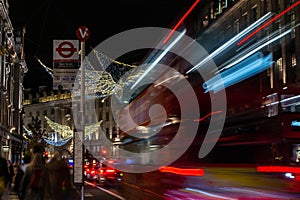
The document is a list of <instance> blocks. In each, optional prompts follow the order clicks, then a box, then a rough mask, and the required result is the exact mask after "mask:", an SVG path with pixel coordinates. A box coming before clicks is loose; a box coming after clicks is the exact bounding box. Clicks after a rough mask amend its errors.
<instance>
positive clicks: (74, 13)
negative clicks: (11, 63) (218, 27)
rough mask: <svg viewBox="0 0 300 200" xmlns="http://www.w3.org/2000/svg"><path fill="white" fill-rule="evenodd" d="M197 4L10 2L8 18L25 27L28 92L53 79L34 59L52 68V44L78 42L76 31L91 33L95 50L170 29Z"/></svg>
mask: <svg viewBox="0 0 300 200" xmlns="http://www.w3.org/2000/svg"><path fill="white" fill-rule="evenodd" d="M193 3H194V0H177V1H176V0H175V1H174V0H152V1H143V0H110V1H108V0H106V1H95V0H94V1H88V0H85V1H78V0H73V1H71V0H9V5H10V7H9V15H10V18H11V21H12V24H13V26H14V27H17V26H20V25H25V26H26V33H25V60H26V63H27V66H28V69H29V71H28V73H27V74H26V75H25V80H24V86H25V88H32V89H35V88H38V86H39V85H45V86H47V87H48V88H52V79H51V77H50V76H49V75H48V74H47V73H46V72H45V70H44V69H43V68H42V67H41V66H40V64H39V63H38V61H37V60H36V58H35V56H36V57H38V58H39V59H40V60H41V61H42V62H43V63H44V64H46V65H47V66H48V67H49V68H52V42H53V40H55V39H65V40H68V39H77V38H76V35H75V31H76V29H77V28H78V27H79V26H81V25H85V26H87V27H88V28H89V29H90V31H91V36H90V38H89V39H88V40H87V41H86V46H87V47H88V46H92V47H95V46H96V45H97V44H99V43H101V42H102V41H103V40H105V39H107V38H109V37H111V36H113V35H115V34H117V33H120V32H122V31H125V30H129V29H133V28H138V27H163V28H171V27H172V26H174V25H175V24H176V22H177V21H178V20H179V18H180V17H182V15H183V14H184V13H185V12H186V10H187V9H188V8H189V7H190V6H191V5H192V4H193Z"/></svg>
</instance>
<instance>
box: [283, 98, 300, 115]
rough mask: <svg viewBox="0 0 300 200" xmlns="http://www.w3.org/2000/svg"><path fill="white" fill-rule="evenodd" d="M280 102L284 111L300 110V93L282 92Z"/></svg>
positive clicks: (297, 111) (294, 111)
mask: <svg viewBox="0 0 300 200" xmlns="http://www.w3.org/2000/svg"><path fill="white" fill-rule="evenodd" d="M280 103H281V111H282V112H292V113H299V112H300V95H294V94H282V95H281V101H280Z"/></svg>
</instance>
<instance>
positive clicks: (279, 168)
mask: <svg viewBox="0 0 300 200" xmlns="http://www.w3.org/2000/svg"><path fill="white" fill-rule="evenodd" d="M257 171H258V172H281V173H286V172H291V173H295V174H300V167H288V166H259V167H257Z"/></svg>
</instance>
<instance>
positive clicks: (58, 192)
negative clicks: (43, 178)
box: [46, 152, 73, 200]
mask: <svg viewBox="0 0 300 200" xmlns="http://www.w3.org/2000/svg"><path fill="white" fill-rule="evenodd" d="M46 168H47V170H48V175H49V188H48V189H47V190H48V191H49V194H48V195H49V198H50V199H56V200H67V199H72V198H73V197H71V195H72V187H73V184H72V182H71V174H70V170H69V165H68V163H67V162H66V161H65V160H63V159H62V158H61V155H60V153H59V152H55V153H54V156H53V158H52V159H51V160H50V162H49V163H47V164H46Z"/></svg>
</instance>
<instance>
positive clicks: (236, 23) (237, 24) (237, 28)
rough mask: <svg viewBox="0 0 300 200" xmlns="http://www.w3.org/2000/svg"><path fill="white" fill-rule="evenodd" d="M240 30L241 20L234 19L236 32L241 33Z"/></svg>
mask: <svg viewBox="0 0 300 200" xmlns="http://www.w3.org/2000/svg"><path fill="white" fill-rule="evenodd" d="M239 32H240V20H239V19H237V20H235V21H234V33H239Z"/></svg>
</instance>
